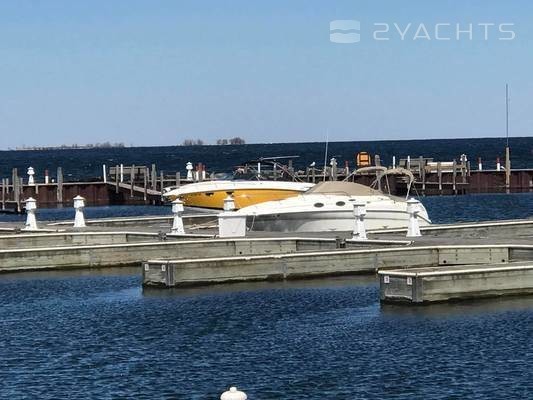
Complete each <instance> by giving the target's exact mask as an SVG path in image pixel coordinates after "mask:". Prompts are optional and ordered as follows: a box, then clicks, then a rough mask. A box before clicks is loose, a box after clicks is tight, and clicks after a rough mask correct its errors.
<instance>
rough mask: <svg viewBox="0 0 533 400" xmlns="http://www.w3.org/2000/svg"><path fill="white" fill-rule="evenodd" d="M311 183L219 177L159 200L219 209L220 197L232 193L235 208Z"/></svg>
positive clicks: (291, 192)
mask: <svg viewBox="0 0 533 400" xmlns="http://www.w3.org/2000/svg"><path fill="white" fill-rule="evenodd" d="M312 186H313V184H312V183H306V182H287V181H261V180H254V181H252V180H242V181H241V180H221V181H206V182H197V183H190V184H187V185H183V186H181V187H179V188H176V189H171V190H169V191H167V192H165V193H163V199H164V200H166V201H174V200H176V199H180V200H181V201H183V203H184V205H185V206H188V207H201V208H211V209H223V206H224V199H225V198H226V197H228V196H229V195H231V196H233V200H234V201H235V207H236V208H237V209H240V208H243V207H248V206H252V205H255V204H259V203H264V202H266V201H273V200H284V199H286V198H289V197H293V196H296V195H298V194H301V193H303V192H305V191H307V190H308V189H310V188H311V187H312Z"/></svg>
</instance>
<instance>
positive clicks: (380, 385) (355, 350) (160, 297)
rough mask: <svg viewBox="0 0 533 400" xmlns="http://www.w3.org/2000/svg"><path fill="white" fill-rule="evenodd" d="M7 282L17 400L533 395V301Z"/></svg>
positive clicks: (7, 391)
mask: <svg viewBox="0 0 533 400" xmlns="http://www.w3.org/2000/svg"><path fill="white" fill-rule="evenodd" d="M138 272H139V271H136V270H121V271H120V272H107V273H103V272H94V271H93V272H71V273H31V274H30V273H25V274H17V275H11V276H10V275H3V276H1V277H0V304H2V307H1V308H0V326H1V329H2V340H0V379H1V382H2V384H1V385H0V396H1V397H2V398H5V399H18V398H41V399H58V398H70V399H88V398H92V399H94V398H107V399H111V398H136V399H155V398H172V399H184V400H185V399H187V400H188V399H217V398H218V396H219V395H220V393H221V392H222V391H223V390H224V389H225V388H226V387H227V386H229V385H233V384H235V385H238V386H239V387H242V388H243V389H244V390H245V391H246V392H247V394H248V395H249V398H250V399H263V400H264V399H293V400H296V399H306V400H309V399H326V398H327V399H464V398H472V399H498V398H513V399H526V398H531V393H533V369H532V368H531V359H532V357H533V341H532V340H531V338H532V337H533V297H525V298H510V299H505V300H491V301H478V302H472V303H461V304H452V305H436V306H429V307H421V308H402V307H381V306H380V305H379V303H378V301H377V299H378V288H377V286H376V284H375V283H374V279H373V278H364V277H357V278H350V279H346V278H344V279H328V280H321V281H304V282H294V283H268V284H265V283H263V284H236V285H227V286H225V285H221V286H217V287H211V288H206V289H194V290H192V289H191V290H185V291H184V290H182V291H177V290H170V291H167V290H164V291H159V290H155V291H147V292H144V293H143V292H142V290H141V289H140V280H139V278H138V276H137V273H138Z"/></svg>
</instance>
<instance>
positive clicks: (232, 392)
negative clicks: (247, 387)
mask: <svg viewBox="0 0 533 400" xmlns="http://www.w3.org/2000/svg"><path fill="white" fill-rule="evenodd" d="M247 399H248V396H247V395H246V393H244V392H241V391H240V390H237V388H236V387H235V386H232V387H230V388H229V390H227V391H225V392H224V393H222V394H221V395H220V400H247Z"/></svg>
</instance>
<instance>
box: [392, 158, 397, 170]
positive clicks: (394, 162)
mask: <svg viewBox="0 0 533 400" xmlns="http://www.w3.org/2000/svg"><path fill="white" fill-rule="evenodd" d="M392 168H396V156H392Z"/></svg>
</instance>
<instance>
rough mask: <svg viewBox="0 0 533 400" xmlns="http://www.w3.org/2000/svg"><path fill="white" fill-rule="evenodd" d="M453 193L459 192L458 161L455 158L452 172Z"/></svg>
mask: <svg viewBox="0 0 533 400" xmlns="http://www.w3.org/2000/svg"><path fill="white" fill-rule="evenodd" d="M452 184H453V194H457V161H455V160H453V172H452Z"/></svg>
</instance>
